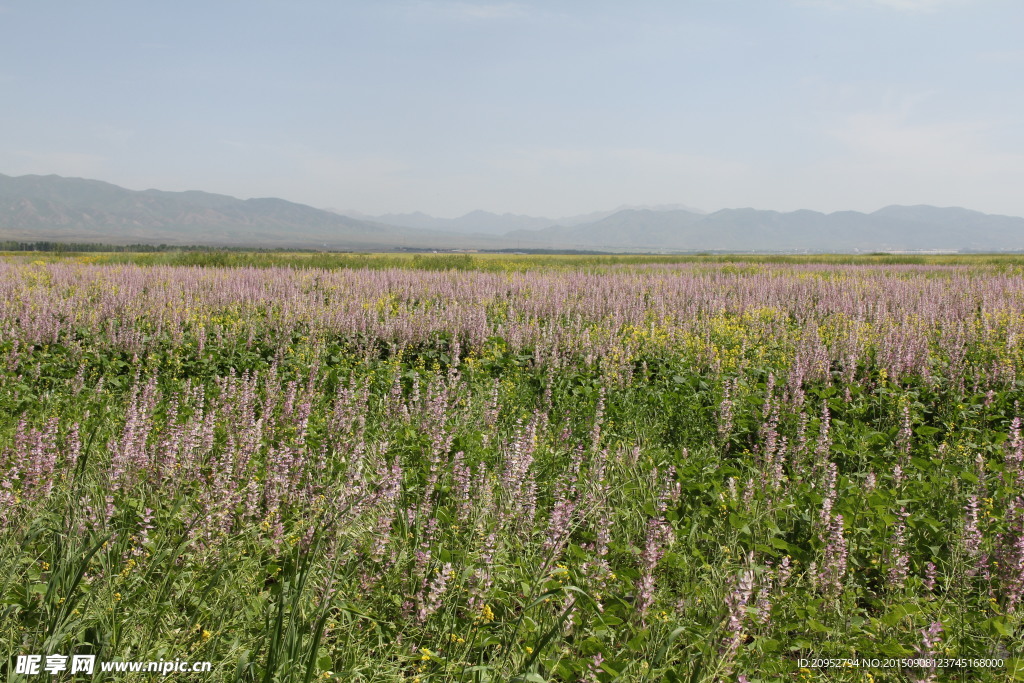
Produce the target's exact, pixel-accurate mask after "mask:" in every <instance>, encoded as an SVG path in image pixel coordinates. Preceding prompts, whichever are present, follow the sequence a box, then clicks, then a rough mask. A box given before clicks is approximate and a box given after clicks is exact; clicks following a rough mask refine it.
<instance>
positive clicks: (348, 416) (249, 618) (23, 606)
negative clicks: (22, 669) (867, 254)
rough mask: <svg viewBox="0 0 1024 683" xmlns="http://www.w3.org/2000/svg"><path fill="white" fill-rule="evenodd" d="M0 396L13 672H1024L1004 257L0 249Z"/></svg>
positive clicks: (1009, 305) (527, 675)
mask: <svg viewBox="0 0 1024 683" xmlns="http://www.w3.org/2000/svg"><path fill="white" fill-rule="evenodd" d="M420 265H423V264H422V263H420ZM0 378H2V381H0V647H2V649H3V650H4V652H5V653H6V655H7V656H8V659H7V660H0V677H3V678H4V679H5V680H31V677H19V675H18V674H16V673H15V672H14V669H13V658H14V657H15V655H18V654H23V653H41V654H44V655H45V654H48V653H63V654H70V653H81V654H96V655H98V656H101V657H103V658H105V659H119V660H160V659H175V658H180V659H187V660H193V661H199V660H205V661H210V662H213V670H212V672H211V673H209V674H203V675H201V676H200V675H197V676H196V678H197V679H200V680H204V681H218V682H219V681H263V682H266V683H270V682H272V681H281V682H286V681H288V682H298V681H303V682H306V681H313V680H321V681H323V680H332V679H333V680H343V681H420V682H422V683H426V682H427V681H438V682H440V681H467V682H468V681H512V680H516V681H531V682H538V683H540V682H543V681H600V682H608V681H663V680H665V681H688V682H690V681H692V682H697V681H718V680H721V681H733V680H746V681H750V682H754V681H776V680H783V681H790V680H792V681H803V680H837V681H909V680H983V681H984V680H991V681H1005V680H1024V659H1021V657H1022V646H1021V642H1020V635H1021V632H1022V628H1024V619H1022V615H1024V435H1022V433H1021V417H1024V406H1021V405H1020V403H1019V402H1020V400H1021V398H1022V394H1024V278H1022V277H1021V276H1020V274H1019V272H1018V271H1016V270H1014V268H1012V267H1006V266H994V265H971V266H956V265H952V266H930V265H873V266H864V265H834V264H833V265H823V264H818V265H816V264H784V263H780V264H773V263H759V264H742V263H702V262H699V261H698V262H693V263H685V264H670V263H660V264H655V263H651V264H644V263H642V262H641V263H634V264H627V265H621V266H606V267H598V266H593V267H572V266H571V264H570V265H567V266H562V267H559V268H557V269H554V268H553V269H544V268H532V269H526V270H523V271H521V272H500V271H481V270H473V269H462V270H455V269H447V270H446V269H429V268H417V267H404V268H403V267H389V268H380V269H339V270H324V269H314V268H309V269H293V268H278V267H266V268H253V267H232V268H227V267H224V268H217V267H206V268H200V267H179V266H164V265H151V266H146V267H140V266H138V265H133V264H106V265H97V264H83V263H74V262H70V261H69V262H61V263H41V262H40V263H34V264H33V263H10V262H7V263H4V262H0ZM828 659H832V660H855V659H858V660H859V659H877V660H879V662H882V664H878V665H877V666H864V665H860V664H856V665H853V664H850V662H846V664H847V666H838V667H836V668H820V667H814V666H811V665H809V664H807V663H806V662H804V661H802V660H807V662H813V661H814V660H828ZM934 659H945V660H949V661H952V662H957V661H959V662H960V664H946V665H943V666H933V665H934V662H931V663H929V662H930V660H934ZM900 660H910V661H904V662H903V663H902V664H900ZM915 660H917V661H915ZM885 662H889V663H891V662H897V664H894V665H891V666H890V665H886V664H884V663H885ZM964 662H967V663H964ZM916 664H922V665H921V666H917V665H916ZM45 675H46V674H43V676H45ZM142 676H144V675H142ZM37 678H39V677H38V676H37ZM54 678H57V677H54ZM67 678H68V679H70V676H68V677H67ZM79 679H80V680H86V678H81V677H80V678H79ZM88 680H102V676H94V677H89V678H88ZM117 680H132V679H131V677H130V676H125V675H121V676H119V677H118V678H117ZM138 680H149V679H147V678H144V677H140V678H139V679H138Z"/></svg>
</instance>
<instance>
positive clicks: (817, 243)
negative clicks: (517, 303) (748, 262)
mask: <svg viewBox="0 0 1024 683" xmlns="http://www.w3.org/2000/svg"><path fill="white" fill-rule="evenodd" d="M507 237H509V238H510V239H513V240H516V239H530V240H531V241H540V242H543V243H545V244H551V245H554V244H559V245H563V246H565V247H571V248H577V249H618V248H632V249H637V250H644V251H653V250H656V251H802V250H808V251H885V250H890V251H897V250H932V249H934V250H969V251H983V250H991V251H1011V250H1024V218H1017V217H1013V216H998V215H989V214H984V213H980V212H977V211H970V210H968V209H961V208H938V207H933V206H889V207H886V208H884V209H880V210H878V211H875V212H873V213H861V212H858V211H837V212H835V213H829V214H825V213H820V212H817V211H809V210H800V211H792V212H788V213H781V212H778V211H765V210H759V209H749V208H747V209H722V210H720V211H715V212H714V213H710V214H706V215H700V214H695V213H691V212H688V211H660V212H653V211H635V210H627V211H620V212H618V213H615V214H613V215H611V216H608V217H607V218H604V219H602V220H599V221H596V222H594V223H588V224H584V225H578V226H574V227H569V226H554V227H551V228H547V229H545V230H542V231H540V232H539V233H526V232H523V231H519V232H516V233H511V234H509V235H507Z"/></svg>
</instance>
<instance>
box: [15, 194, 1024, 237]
mask: <svg viewBox="0 0 1024 683" xmlns="http://www.w3.org/2000/svg"><path fill="white" fill-rule="evenodd" d="M348 213H349V215H345V213H343V212H337V211H333V210H321V209H315V208H313V207H311V206H306V205H304V204H296V203H294V202H289V201H285V200H283V199H273V198H266V199H246V200H242V199H236V198H234V197H229V196H226V195H219V194H210V193H206V192H198V191H189V192H164V191H160V190H144V191H134V190H126V189H124V188H121V187H118V186H116V185H112V184H110V183H105V182H102V181H98V180H85V179H81V178H64V177H60V176H55V175H50V176H32V175H30V176H20V177H11V176H5V175H0V239H8V240H11V239H13V240H27V241H40V240H49V241H65V242H106V243H113V244H128V243H152V244H171V245H175V244H180V245H212V246H249V247H283V248H308V249H323V248H327V249H351V250H394V249H480V250H499V249H512V250H538V249H546V250H589V251H609V252H627V251H635V252H694V251H733V252H793V251H817V252H823V251H831V252H853V251H907V250H949V251H1024V218H1017V217H1012V216H997V215H990V214H984V213H979V212H977V211H970V210H967V209H961V208H937V207H934V206H889V207H886V208H884V209H880V210H878V211H875V212H873V213H860V212H857V211H838V212H835V213H830V214H824V213H818V212H816V211H806V210H803V211H793V212H789V213H780V212H777V211H761V210H756V209H723V210H721V211H715V212H713V213H708V214H705V213H703V212H700V211H698V210H696V209H691V208H687V207H682V206H667V207H666V206H659V207H623V208H620V209H616V210H614V211H607V212H597V213H593V214H587V215H583V216H572V217H566V218H559V219H549V218H539V217H533V216H522V215H514V214H502V215H498V214H493V213H488V212H486V211H474V212H472V213H469V214H466V215H465V216H461V217H459V218H452V219H446V218H435V217H433V216H428V215H426V214H422V213H412V214H388V215H383V216H367V215H364V214H355V212H348ZM353 214H354V215H353Z"/></svg>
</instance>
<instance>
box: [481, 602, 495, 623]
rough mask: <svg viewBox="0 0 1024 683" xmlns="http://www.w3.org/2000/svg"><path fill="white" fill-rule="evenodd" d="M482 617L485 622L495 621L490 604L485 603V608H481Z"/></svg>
mask: <svg viewBox="0 0 1024 683" xmlns="http://www.w3.org/2000/svg"><path fill="white" fill-rule="evenodd" d="M480 619H481V620H483V621H485V622H490V621H494V612H493V611H492V610H491V606H490V605H484V607H483V609H481V610H480Z"/></svg>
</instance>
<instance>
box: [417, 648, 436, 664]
mask: <svg viewBox="0 0 1024 683" xmlns="http://www.w3.org/2000/svg"><path fill="white" fill-rule="evenodd" d="M420 652H421V653H423V654H422V656H421V657H420V659H421V660H422V661H424V662H426V661H429V660H430V658H431V657H433V656H434V653H433V652H431V651H430V650H429V649H427V648H425V647H421V648H420Z"/></svg>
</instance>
